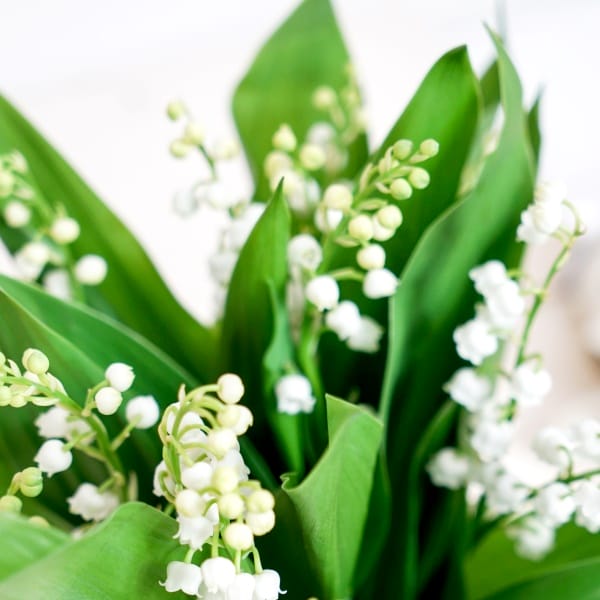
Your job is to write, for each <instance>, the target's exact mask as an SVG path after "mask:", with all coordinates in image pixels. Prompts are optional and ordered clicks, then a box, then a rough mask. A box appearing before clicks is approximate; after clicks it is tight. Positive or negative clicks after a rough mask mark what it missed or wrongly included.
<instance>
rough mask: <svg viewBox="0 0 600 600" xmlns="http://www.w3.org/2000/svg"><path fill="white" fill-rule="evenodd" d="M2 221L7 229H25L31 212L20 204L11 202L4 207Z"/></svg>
mask: <svg viewBox="0 0 600 600" xmlns="http://www.w3.org/2000/svg"><path fill="white" fill-rule="evenodd" d="M3 214H4V220H5V221H6V224H7V225H8V226H9V227H15V228H17V227H25V225H27V223H29V221H30V219H31V210H29V207H27V206H26V205H25V204H23V203H22V202H18V201H17V200H11V201H10V202H9V203H8V204H7V205H6V206H5V207H4V212H3Z"/></svg>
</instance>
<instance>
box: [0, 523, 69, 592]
mask: <svg viewBox="0 0 600 600" xmlns="http://www.w3.org/2000/svg"><path fill="white" fill-rule="evenodd" d="M0 539H1V540H2V552H1V553H0V581H2V580H3V579H6V578H7V577H9V576H11V575H14V574H15V573H16V572H17V571H20V570H21V569H24V568H26V567H27V566H28V565H30V564H32V563H35V562H36V561H38V560H40V559H41V558H43V557H44V556H46V555H48V554H50V553H51V552H53V551H54V550H56V549H58V548H60V547H61V546H63V545H65V544H66V543H68V541H69V539H70V538H69V536H68V535H67V534H66V533H63V532H62V531H60V530H58V529H55V528H54V527H43V526H40V525H35V524H33V523H29V522H28V521H27V520H26V519H24V518H23V517H21V516H20V515H12V514H8V513H0Z"/></svg>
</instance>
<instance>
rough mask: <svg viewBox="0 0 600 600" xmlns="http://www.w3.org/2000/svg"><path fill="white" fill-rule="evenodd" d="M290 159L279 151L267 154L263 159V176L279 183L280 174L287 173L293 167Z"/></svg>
mask: <svg viewBox="0 0 600 600" xmlns="http://www.w3.org/2000/svg"><path fill="white" fill-rule="evenodd" d="M293 165H294V163H293V162H292V159H291V158H290V157H289V156H288V155H287V154H286V153H285V152H281V151H280V150H274V151H273V152H269V154H267V156H266V158H265V162H264V170H265V175H266V176H267V177H268V178H269V179H270V180H273V179H276V180H277V182H279V179H280V178H281V175H282V173H284V172H285V171H289V170H290V169H291V168H292V167H293Z"/></svg>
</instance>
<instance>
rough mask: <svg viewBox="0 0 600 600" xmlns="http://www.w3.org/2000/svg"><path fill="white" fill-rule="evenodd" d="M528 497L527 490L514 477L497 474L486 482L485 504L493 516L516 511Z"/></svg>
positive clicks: (504, 473) (503, 473)
mask: <svg viewBox="0 0 600 600" xmlns="http://www.w3.org/2000/svg"><path fill="white" fill-rule="evenodd" d="M528 495H529V488H528V487H527V486H526V485H525V484H523V482H521V481H519V480H518V479H517V478H516V477H515V476H514V475H512V474H510V473H506V472H501V473H499V474H498V475H497V476H496V477H495V478H493V479H491V480H490V481H489V482H488V487H487V488H486V504H487V506H488V508H489V510H490V511H491V512H492V513H493V514H494V515H504V514H507V513H511V512H513V511H516V510H518V509H519V508H520V507H521V505H522V504H523V502H525V500H526V499H527V497H528Z"/></svg>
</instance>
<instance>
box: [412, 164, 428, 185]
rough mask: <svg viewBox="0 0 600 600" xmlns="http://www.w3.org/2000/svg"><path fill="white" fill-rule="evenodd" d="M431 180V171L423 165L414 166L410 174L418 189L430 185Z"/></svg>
mask: <svg viewBox="0 0 600 600" xmlns="http://www.w3.org/2000/svg"><path fill="white" fill-rule="evenodd" d="M429 180H430V177H429V173H428V172H427V171H426V170H425V169H421V167H413V169H412V170H411V172H410V175H409V176H408V181H410V184H411V185H412V186H413V187H414V188H416V189H418V190H422V189H424V188H426V187H427V186H428V185H429Z"/></svg>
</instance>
